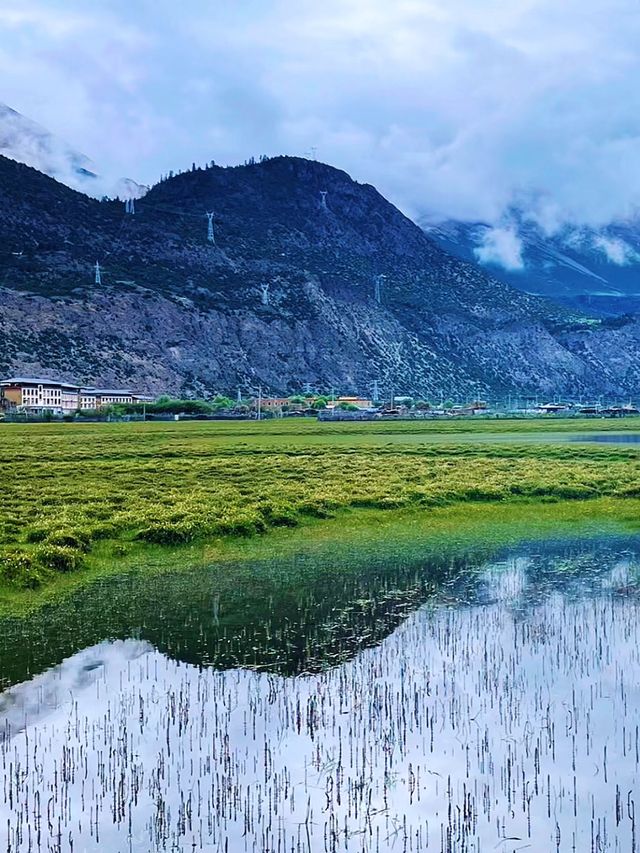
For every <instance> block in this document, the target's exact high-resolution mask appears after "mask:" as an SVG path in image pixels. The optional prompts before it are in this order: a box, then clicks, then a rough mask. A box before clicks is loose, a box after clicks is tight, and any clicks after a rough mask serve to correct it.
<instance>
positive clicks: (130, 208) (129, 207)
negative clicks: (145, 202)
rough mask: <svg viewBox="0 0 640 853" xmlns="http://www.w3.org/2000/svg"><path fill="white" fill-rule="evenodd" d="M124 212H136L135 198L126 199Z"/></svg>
mask: <svg viewBox="0 0 640 853" xmlns="http://www.w3.org/2000/svg"><path fill="white" fill-rule="evenodd" d="M124 212H125V213H131V214H132V215H133V214H134V213H135V212H136V202H135V199H133V198H128V199H126V201H125V203H124Z"/></svg>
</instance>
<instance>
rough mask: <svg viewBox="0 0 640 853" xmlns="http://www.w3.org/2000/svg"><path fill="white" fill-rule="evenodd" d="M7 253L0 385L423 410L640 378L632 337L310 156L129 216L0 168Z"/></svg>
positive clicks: (139, 208)
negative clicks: (427, 404)
mask: <svg viewBox="0 0 640 853" xmlns="http://www.w3.org/2000/svg"><path fill="white" fill-rule="evenodd" d="M208 212H210V213H213V214H214V215H213V220H212V225H213V230H214V240H215V242H211V241H210V240H209V239H208V217H207V213H208ZM0 247H1V249H0V251H1V254H0V373H2V374H7V373H13V374H15V373H30V374H34V373H40V374H47V375H50V376H53V375H61V376H62V377H65V378H69V379H71V378H77V379H78V380H80V381H84V382H89V381H91V382H93V383H97V384H107V385H114V384H127V385H135V386H137V387H138V388H140V389H141V390H142V389H148V390H151V391H169V392H173V393H198V394H202V393H204V394H207V393H214V392H215V391H218V390H231V389H233V388H234V387H236V386H237V385H244V386H245V387H246V386H253V387H255V386H256V385H258V384H261V385H262V386H263V388H264V389H265V390H266V389H269V390H271V391H274V392H284V391H288V390H293V389H296V388H299V387H300V386H301V384H302V383H303V382H310V383H311V384H312V385H314V386H318V387H321V388H323V389H329V388H331V387H335V388H339V389H341V390H342V391H345V392H346V391H354V392H355V391H357V392H360V393H365V392H367V391H368V390H369V389H370V387H371V383H372V381H373V380H374V379H377V380H378V381H379V383H380V388H381V390H383V391H389V390H390V389H394V390H395V391H396V392H397V393H415V394H419V395H424V396H431V397H435V396H437V397H439V396H440V394H444V395H445V397H448V396H458V395H464V394H471V393H477V392H481V393H485V392H486V391H489V390H492V391H497V390H501V391H514V390H516V389H517V390H520V391H521V392H523V391H530V392H535V391H541V392H544V393H550V392H566V393H568V392H572V393H578V392H582V393H585V394H595V393H610V394H628V393H630V392H631V391H632V390H635V388H636V387H637V385H638V380H639V379H640V358H639V357H638V356H640V325H639V324H638V323H636V322H635V321H627V320H625V321H624V322H619V321H617V322H616V323H613V324H611V323H606V322H600V321H596V320H593V319H590V318H588V317H584V316H579V315H577V314H576V313H575V312H573V313H572V312H569V311H567V310H566V309H564V308H561V307H557V306H555V305H554V304H552V303H550V302H547V301H545V300H543V299H540V298H538V297H533V296H530V295H527V294H525V293H522V292H520V291H518V290H515V289H513V288H511V287H510V286H508V285H506V284H504V283H502V282H499V281H497V280H495V279H493V278H491V277H490V276H489V275H487V274H486V273H485V272H483V271H482V270H480V269H478V267H477V266H476V265H472V264H469V263H466V262H464V261H461V260H459V259H458V258H455V257H454V256H452V255H450V254H448V253H446V252H445V251H443V250H442V249H441V248H440V247H439V246H438V245H437V244H436V243H435V242H433V241H432V240H431V239H429V237H427V236H426V235H425V233H424V232H423V230H422V229H421V228H419V227H418V226H417V225H415V224H414V223H413V222H411V221H410V220H409V219H407V218H406V217H405V216H403V215H402V214H401V213H400V211H398V210H397V209H396V208H395V207H394V206H393V205H391V204H390V203H389V202H387V201H386V200H385V199H384V198H383V197H382V196H381V195H380V194H379V193H378V192H377V191H376V190H375V189H374V188H373V187H371V186H368V185H362V184H358V183H356V182H355V181H353V180H352V179H351V178H350V177H349V176H348V175H347V174H346V173H345V172H342V171H340V170H338V169H334V168H332V167H330V166H327V165H324V164H322V163H318V162H315V161H308V160H303V159H299V158H291V157H276V158H273V159H270V160H264V161H263V162H260V163H251V164H248V165H245V166H239V167H232V168H219V167H215V166H212V167H211V168H207V169H194V170H192V171H190V172H185V173H183V174H179V175H177V176H175V177H171V178H170V179H167V180H164V181H162V182H161V183H159V184H157V185H156V186H155V187H153V188H152V189H151V190H150V191H149V192H148V193H147V195H146V196H145V197H144V198H142V199H141V200H139V201H137V202H136V204H135V213H134V214H131V213H127V212H125V206H124V205H123V204H122V203H120V202H112V201H102V202H101V201H97V200H96V199H93V198H90V197H88V196H86V195H82V194H81V193H78V192H74V191H73V190H71V189H69V188H68V187H66V186H64V185H62V184H60V183H58V182H56V181H55V180H53V179H51V178H50V177H48V176H46V175H43V174H41V173H40V172H37V171H36V170H35V169H31V168H29V167H27V166H24V165H22V164H19V163H16V162H14V161H12V160H9V159H6V158H2V157H0ZM96 261H98V263H99V265H100V281H99V282H96V275H95V264H96ZM378 276H384V278H379V279H378ZM376 279H378V287H379V291H380V302H378V301H376ZM263 288H264V291H265V294H266V295H264V296H263Z"/></svg>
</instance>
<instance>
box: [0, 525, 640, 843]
mask: <svg viewBox="0 0 640 853" xmlns="http://www.w3.org/2000/svg"><path fill="white" fill-rule="evenodd" d="M639 549H640V545H639V544H638V543H637V541H636V540H632V539H627V540H611V539H607V540H599V541H595V542H594V541H591V542H587V543H575V542H573V543H563V544H559V543H546V544H544V545H540V544H538V545H536V546H522V547H521V548H519V549H516V550H513V551H510V552H504V553H501V554H496V555H493V556H492V557H490V558H487V557H486V555H485V554H481V555H479V556H478V555H475V556H474V555H472V554H471V555H469V554H467V555H464V556H460V555H458V556H457V557H456V558H455V559H453V558H444V557H443V558H441V559H439V560H438V559H435V558H429V559H425V560H424V561H423V562H419V563H418V564H413V563H412V564H411V565H407V564H405V565H402V566H397V567H394V566H387V567H384V568H383V567H380V566H377V567H373V568H372V570H371V572H361V571H360V570H359V571H358V572H356V573H355V574H354V575H352V576H350V577H344V578H343V581H342V583H339V582H338V581H337V579H336V578H335V577H333V579H332V581H331V583H330V584H327V583H326V580H325V582H324V586H323V585H322V581H321V578H322V576H323V574H325V573H323V572H322V571H319V572H317V573H314V572H313V571H310V570H308V567H305V569H304V571H303V572H302V578H303V580H304V583H302V584H300V585H299V586H297V587H296V588H295V590H294V591H292V589H291V581H290V580H288V579H287V577H286V573H285V576H282V577H280V579H279V580H278V582H277V583H276V582H275V581H274V580H273V578H272V579H271V581H270V584H271V587H270V593H269V594H268V595H266V597H265V590H264V588H260V589H258V593H257V594H256V595H255V597H254V599H253V600H252V599H251V598H250V596H249V598H248V599H246V600H249V601H250V602H251V601H252V602H253V603H252V605H251V607H250V608H249V609H247V607H246V606H245V604H244V602H245V598H246V596H242V597H241V598H238V597H236V598H235V599H233V603H232V604H230V605H229V606H227V604H226V593H224V591H223V592H221V591H220V590H221V588H220V585H219V584H218V583H215V582H211V581H207V582H206V583H205V584H204V585H203V586H201V587H200V588H199V587H198V583H197V579H196V576H195V575H194V576H193V577H192V578H190V579H188V580H187V582H186V583H185V584H184V585H183V586H176V583H177V581H176V580H175V578H173V577H172V576H167V577H165V578H159V579H157V581H156V582H155V584H154V590H155V592H154V593H153V594H152V593H151V591H150V590H149V586H150V584H149V583H148V581H147V582H146V587H147V593H148V594H147V595H140V594H139V591H138V593H136V592H135V589H134V587H135V584H136V580H135V579H133V578H130V579H118V580H117V581H113V582H112V585H111V586H109V584H107V585H106V587H105V589H104V590H102V597H101V602H102V606H101V607H100V608H99V609H98V610H95V611H91V612H92V613H93V622H92V624H91V625H90V626H87V625H86V624H85V622H86V619H87V617H88V613H89V611H88V610H87V608H88V607H89V603H88V602H89V601H90V599H91V597H93V599H95V597H96V594H97V592H96V590H95V589H94V590H93V591H87V592H85V593H83V594H81V595H79V597H78V598H77V599H76V600H75V601H74V602H72V603H70V604H69V605H67V606H66V609H65V610H64V613H63V614H61V615H59V616H56V614H55V613H53V612H52V613H50V614H49V615H50V616H51V619H50V620H45V621H46V626H47V627H46V628H43V627H42V624H39V623H36V622H35V621H34V622H32V623H31V624H26V625H25V624H23V623H17V622H15V623H7V624H6V625H4V626H0V630H3V632H4V633H3V636H4V646H3V647H0V665H1V666H2V667H3V668H4V670H3V671H4V673H5V683H6V684H8V685H10V686H7V687H6V689H5V691H4V693H2V694H0V762H1V765H2V771H3V777H4V781H3V788H2V794H1V795H0V841H1V845H2V849H3V850H7V851H35V850H57V851H84V850H87V851H89V850H91V851H94V850H95V851H97V850H101V851H128V850H131V851H156V850H170V851H196V850H211V851H228V853H235V851H245V850H247V851H256V853H265V851H281V853H288V851H291V853H298V851H339V850H340V851H343V850H344V851H388V850H393V851H422V850H428V851H469V853H472V851H492V850H498V851H504V853H511V851H520V850H531V851H543V853H547V851H580V853H582V851H606V850H611V851H635V850H636V849H638V844H640V839H638V831H639V830H638V826H637V823H636V808H639V809H640V800H639V797H640V789H639V788H638V782H639V781H640V770H639V761H640V731H639V727H640V628H639V618H638V617H639V616H640V587H639V586H638V577H639V571H638V570H639V567H640V550H639ZM320 568H322V567H320ZM327 571H329V573H330V570H327ZM201 575H202V573H201ZM259 575H260V572H259V571H258V575H254V576H253V580H252V581H251V582H250V583H248V587H247V588H248V589H249V588H251V589H255V587H256V578H257V577H258V576H259ZM138 582H139V581H138ZM258 586H259V584H258ZM187 592H189V594H188V595H187ZM229 595H230V596H231V592H229ZM247 595H249V593H248V592H247ZM83 596H85V599H83ZM120 597H121V598H120ZM119 600H120V601H121V602H124V601H125V600H126V601H128V602H130V608H129V610H128V611H127V614H126V617H120V618H124V619H125V621H124V622H123V621H117V620H116V619H115V616H114V613H115V612H116V611H117V612H118V613H119V614H121V612H122V608H121V607H118V606H117V602H118V601H119ZM109 602H115V604H110V603H109ZM131 602H133V604H131ZM74 613H75V614H76V616H75V618H76V619H77V622H75V623H74V622H73V619H74V616H73V614H74ZM57 618H59V621H58V622H56V619H57ZM127 620H128V621H127ZM56 624H58V625H60V626H62V625H71V628H72V633H73V632H74V631H75V633H76V635H77V637H76V645H77V646H78V647H77V649H75V650H73V638H72V637H70V636H69V635H68V632H67V635H65V636H62V637H60V636H58V633H59V632H56V631H55V629H52V628H51V626H52V625H54V626H55V625H56ZM74 626H75V627H74ZM82 626H84V628H82ZM82 630H84V631H85V633H84V634H82ZM21 632H22V633H21ZM63 633H64V632H63ZM101 635H102V636H101ZM78 637H79V638H80V639H78ZM18 641H19V642H20V644H21V648H22V649H23V650H24V649H26V648H27V647H28V646H30V645H34V646H35V645H37V646H39V647H41V648H43V649H44V651H43V652H42V654H41V656H40V657H38V655H37V654H31V653H26V651H23V652H22V653H19V654H16V645H15V644H16V642H18ZM83 643H86V647H84V648H81V646H82V645H83ZM89 643H90V644H89ZM69 644H71V645H69ZM36 669H38V670H39V671H38V672H36V671H35V670H36ZM27 672H29V673H30V675H29V677H28V678H27V677H26V673H27ZM7 673H9V674H7ZM21 678H22V680H21Z"/></svg>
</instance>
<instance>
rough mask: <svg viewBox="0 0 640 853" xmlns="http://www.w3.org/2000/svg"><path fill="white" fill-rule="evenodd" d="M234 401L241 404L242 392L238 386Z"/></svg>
mask: <svg viewBox="0 0 640 853" xmlns="http://www.w3.org/2000/svg"><path fill="white" fill-rule="evenodd" d="M236 400H237V401H238V403H241V402H242V390H241V388H240V386H239V385H238V396H237V398H236Z"/></svg>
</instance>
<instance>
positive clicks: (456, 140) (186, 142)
mask: <svg viewBox="0 0 640 853" xmlns="http://www.w3.org/2000/svg"><path fill="white" fill-rule="evenodd" d="M0 25H1V26H3V28H4V30H5V32H6V33H8V35H7V36H6V38H4V39H2V40H1V41H0V76H1V78H2V80H3V84H4V87H3V89H2V91H0V98H2V99H3V100H4V101H6V102H7V103H9V104H10V105H11V106H14V107H15V108H17V109H19V110H20V111H21V112H24V113H25V114H27V115H29V116H31V117H32V118H34V119H36V120H37V121H39V122H41V123H42V124H44V125H45V126H47V127H49V128H50V129H51V130H53V131H54V132H55V133H56V134H57V135H59V136H61V137H63V138H66V139H67V140H69V142H70V143H71V144H72V145H73V146H74V147H75V148H78V149H80V150H83V151H86V152H87V153H88V154H89V155H90V156H92V158H93V159H95V160H96V161H97V162H98V164H99V165H102V163H108V165H109V168H110V171H112V172H114V173H116V174H131V175H132V176H133V177H135V178H137V179H139V180H142V181H144V182H150V181H153V180H154V179H155V178H157V176H158V174H159V173H160V172H166V171H168V170H169V169H171V168H173V169H176V168H180V167H186V166H188V165H189V164H190V163H191V161H192V160H194V159H195V160H196V161H198V162H204V161H207V160H210V159H212V158H213V159H215V160H216V161H217V162H221V163H235V162H238V161H242V160H244V159H245V158H246V157H248V156H251V155H255V154H260V153H268V154H276V153H293V154H303V153H304V152H305V151H309V150H310V149H311V147H312V146H313V147H316V148H317V151H318V157H319V158H320V159H322V160H325V161H327V162H330V163H333V164H335V165H336V166H339V167H341V168H345V169H347V170H348V171H349V172H351V173H352V174H353V175H354V177H356V178H357V179H359V180H366V181H369V182H371V183H374V184H376V185H377V186H378V187H379V188H380V190H381V191H382V192H383V193H384V194H385V195H387V196H388V197H390V198H391V199H392V200H393V201H395V202H396V203H398V204H400V205H401V206H402V207H403V209H404V210H406V211H407V212H408V213H410V214H412V215H419V214H422V213H425V212H426V211H435V212H436V213H437V214H440V215H442V216H445V217H455V218H463V219H481V220H484V221H488V222H492V223H497V222H498V221H499V220H500V217H501V215H502V214H503V213H504V211H505V209H506V208H507V207H508V206H509V205H511V204H513V203H514V202H516V201H518V200H522V199H523V198H525V199H527V200H528V203H530V204H531V206H532V208H533V215H534V216H535V217H536V219H537V220H538V221H539V222H540V223H541V224H543V227H545V228H547V229H548V230H550V231H553V230H557V229H558V228H560V227H561V225H563V224H565V223H575V224H588V225H598V224H603V223H606V222H609V221H611V220H612V219H614V218H623V217H628V216H630V215H632V214H633V213H634V212H635V210H636V208H637V207H638V206H640V54H639V53H638V50H637V44H638V43H640V15H639V14H638V11H637V5H636V2H635V0H609V2H608V3H606V4H603V3H601V2H598V0H563V2H562V3H558V2H557V0H519V2H518V3H505V2H503V0H447V2H444V0H396V2H394V3H389V2H388V0H325V2H323V3H322V4H317V3H312V2H311V0H273V2H269V3H264V2H262V0H246V2H243V3H241V4H240V3H239V4H235V3H210V2H207V0H192V2H190V3H189V4H187V5H186V6H185V5H184V4H176V3H175V2H173V0H156V2H153V3H152V2H150V0H139V2H136V3H129V2H125V0H104V2H103V3H101V4H87V3H85V2H81V0H21V2H20V3H17V2H15V0H5V2H4V3H3V10H2V11H1V12H0ZM103 168H104V167H103ZM532 200H533V201H532Z"/></svg>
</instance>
